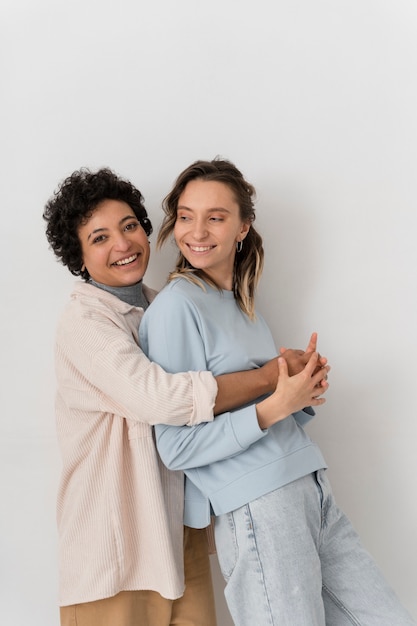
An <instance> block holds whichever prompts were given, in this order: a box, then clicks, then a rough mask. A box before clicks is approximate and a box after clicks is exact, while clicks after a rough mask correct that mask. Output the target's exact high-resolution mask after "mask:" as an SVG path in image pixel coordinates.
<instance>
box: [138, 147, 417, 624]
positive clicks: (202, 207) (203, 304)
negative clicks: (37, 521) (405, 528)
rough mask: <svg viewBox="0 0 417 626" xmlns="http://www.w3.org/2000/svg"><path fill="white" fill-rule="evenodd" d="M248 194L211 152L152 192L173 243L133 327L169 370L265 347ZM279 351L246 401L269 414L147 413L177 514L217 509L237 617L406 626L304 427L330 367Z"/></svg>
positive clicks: (229, 361)
mask: <svg viewBox="0 0 417 626" xmlns="http://www.w3.org/2000/svg"><path fill="white" fill-rule="evenodd" d="M254 194H255V190H254V188H253V186H252V185H250V184H249V183H248V182H247V181H246V180H245V178H244V177H243V175H242V173H241V172H240V171H239V170H238V169H237V168H236V167H235V166H234V165H233V164H232V163H230V162H228V161H226V160H222V159H215V160H213V161H197V162H195V163H193V164H192V165H191V166H189V167H188V168H186V169H185V170H184V171H183V172H182V173H181V174H180V175H179V177H178V179H177V180H176V182H175V184H174V187H173V189H172V191H171V192H170V193H169V194H168V196H167V197H166V199H165V201H164V210H165V213H166V215H165V219H164V222H163V224H162V228H161V230H160V233H159V237H158V241H159V243H160V244H163V243H164V242H165V241H167V240H168V239H169V238H170V236H171V235H172V234H173V235H174V237H175V241H176V243H177V246H178V248H179V256H178V260H177V264H176V268H175V270H174V271H173V272H172V273H171V275H170V277H169V283H168V285H167V286H166V287H165V288H164V289H163V290H162V291H161V292H160V294H159V295H158V296H157V298H156V299H155V300H154V302H153V304H152V306H151V307H150V309H149V311H147V312H146V313H145V316H144V318H143V321H142V325H141V329H140V337H141V343H142V346H143V349H144V350H145V352H146V353H147V354H148V356H149V358H151V359H152V360H154V361H156V362H158V363H160V364H161V365H162V366H163V367H164V368H165V369H166V370H167V371H170V372H177V371H181V370H184V369H201V368H207V369H209V370H211V371H212V372H213V373H214V374H220V373H226V372H230V371H233V370H235V369H247V368H252V367H257V366H258V367H259V366H261V365H262V364H263V363H265V362H266V361H267V360H268V359H271V358H272V357H273V356H274V354H276V350H275V348H274V342H273V338H272V336H271V333H270V331H269V329H268V327H267V324H266V323H265V320H264V319H263V318H262V316H261V315H260V314H259V312H257V311H256V309H255V291H256V286H257V283H258V280H259V277H260V274H261V271H262V264H263V246H262V239H261V237H260V235H259V233H257V232H256V230H255V228H254V225H253V223H254V219H255V209H254V203H253V200H254ZM285 354H286V353H285V352H284V353H283V356H284V357H285ZM279 362H280V368H281V369H280V375H279V381H278V386H277V389H276V391H275V392H274V393H273V394H272V395H270V396H268V397H266V398H265V399H263V401H261V402H259V403H258V414H260V415H262V410H263V408H265V407H266V408H268V407H270V405H269V404H268V403H269V402H273V403H274V406H275V409H274V411H275V423H272V421H270V422H269V425H268V424H267V425H266V424H265V423H263V426H260V424H261V421H259V420H258V422H257V421H256V420H255V419H254V418H253V415H252V414H251V413H250V409H251V406H250V405H248V406H246V407H245V408H243V409H241V410H239V411H237V412H232V413H230V414H227V415H220V416H217V417H216V418H215V420H214V421H213V422H211V423H205V424H199V425H196V426H193V427H191V428H187V427H180V426H170V425H157V426H156V427H155V433H156V440H157V447H158V450H159V453H160V455H161V458H162V460H163V461H164V463H165V464H166V465H167V467H169V468H170V469H181V470H183V471H184V472H185V474H186V490H185V524H186V525H187V526H191V527H195V528H201V527H204V526H207V525H208V524H209V522H210V515H211V514H214V515H215V537H216V545H217V551H218V557H219V562H220V566H221V570H222V573H223V576H224V578H225V580H226V583H227V584H226V590H225V595H226V600H227V604H228V606H229V610H230V613H231V615H232V617H233V619H234V622H235V624H236V625H238V626H253V625H254V624H259V625H260V626H266V625H269V624H271V625H272V624H274V625H277V624H280V625H286V626H313V625H314V626H325V624H326V625H327V626H342V625H343V626H347V625H348V624H350V625H355V626H393V624H395V626H406V625H407V626H410V625H411V624H413V622H412V620H411V617H410V616H409V615H408V614H407V612H406V611H405V610H404V609H403V607H402V606H401V605H400V603H399V602H398V600H397V598H396V596H395V594H394V593H393V591H392V590H391V589H390V588H389V587H388V585H387V584H386V582H385V581H384V579H383V577H382V575H381V574H380V572H379V571H378V569H377V567H376V565H375V564H374V562H373V560H372V559H371V557H370V556H369V555H368V554H367V552H366V551H365V550H364V548H363V547H362V545H361V543H360V540H359V537H358V536H357V534H356V533H355V531H354V530H353V528H352V526H351V524H350V522H349V520H348V519H347V518H346V516H345V515H344V514H343V512H342V511H340V509H339V508H338V507H337V505H336V503H335V500H334V497H333V494H332V491H331V488H330V485H329V481H328V479H327V477H326V472H325V469H326V462H325V460H324V458H323V456H322V454H321V452H320V450H319V448H318V446H317V445H316V444H315V443H314V442H313V441H312V440H311V439H310V437H309V436H308V435H307V433H306V432H305V430H304V428H303V426H304V425H305V424H306V422H308V421H309V420H310V419H311V418H312V417H313V415H314V410H312V409H311V407H312V406H317V405H318V404H321V403H322V402H323V401H324V399H323V398H322V397H321V396H322V394H323V393H324V392H325V391H326V390H327V383H326V380H325V379H326V378H327V371H328V368H327V367H320V363H318V362H317V353H316V352H315V353H314V354H313V355H312V356H311V358H310V360H309V362H308V363H307V365H306V367H305V369H304V370H303V371H301V372H300V373H299V374H297V375H294V376H291V377H288V376H286V371H285V359H284V358H280V359H279ZM307 382H310V384H311V383H313V386H312V387H309V388H308V387H307V386H306V385H307ZM245 411H247V414H246V415H245Z"/></svg>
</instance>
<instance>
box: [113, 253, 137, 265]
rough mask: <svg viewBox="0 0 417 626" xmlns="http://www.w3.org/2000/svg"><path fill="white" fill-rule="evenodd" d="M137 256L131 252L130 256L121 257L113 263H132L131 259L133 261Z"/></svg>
mask: <svg viewBox="0 0 417 626" xmlns="http://www.w3.org/2000/svg"><path fill="white" fill-rule="evenodd" d="M137 258H138V255H137V254H132V256H130V257H129V258H127V259H122V260H121V261H115V263H114V265H127V264H128V263H132V261H135V260H136V259H137Z"/></svg>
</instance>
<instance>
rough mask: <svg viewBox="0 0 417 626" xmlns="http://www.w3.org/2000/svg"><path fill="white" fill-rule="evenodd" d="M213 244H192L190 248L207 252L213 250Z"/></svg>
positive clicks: (194, 250)
mask: <svg viewBox="0 0 417 626" xmlns="http://www.w3.org/2000/svg"><path fill="white" fill-rule="evenodd" d="M212 247H213V246H190V250H192V251H193V252H207V250H211V249H212Z"/></svg>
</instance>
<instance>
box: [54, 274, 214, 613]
mask: <svg viewBox="0 0 417 626" xmlns="http://www.w3.org/2000/svg"><path fill="white" fill-rule="evenodd" d="M143 290H144V294H145V296H146V297H147V299H148V300H149V301H151V300H152V299H153V298H154V297H155V295H156V292H154V291H153V290H150V289H149V288H147V287H146V286H144V288H143ZM142 315H143V310H142V309H141V308H136V307H133V306H131V305H129V304H126V303H125V302H123V301H121V300H119V299H118V298H117V297H116V296H113V295H112V294H110V293H108V292H106V291H103V290H102V289H99V288H97V287H95V286H93V285H89V284H86V283H83V282H81V281H80V282H78V283H76V285H75V288H74V291H73V293H72V294H71V300H70V302H69V304H68V306H67V307H66V309H65V310H64V312H63V314H62V316H61V319H60V321H59V324H58V328H57V332H56V374H57V401H56V419H57V430H58V439H59V444H60V448H61V454H62V463H63V468H62V476H61V481H60V486H59V493H58V509H57V517H58V533H59V568H60V573H59V578H60V584H59V589H60V591H59V603H60V605H62V606H64V605H69V604H76V603H81V602H90V601H93V600H98V599H101V598H106V597H110V596H113V595H115V594H117V593H119V592H120V591H123V590H135V589H151V590H154V591H158V592H159V593H160V594H161V595H163V596H164V597H166V598H172V599H174V598H177V597H179V596H181V595H182V593H183V589H184V580H183V551H182V535H183V521H182V520H183V482H184V481H183V475H182V473H181V472H170V471H168V470H167V469H166V468H165V467H164V465H163V464H162V463H161V461H160V459H159V457H158V454H157V452H156V448H155V445H154V439H153V432H152V424H156V423H166V424H175V425H181V424H188V425H193V424H197V423H199V422H201V421H210V420H212V419H213V412H212V411H213V406H214V401H215V397H216V393H217V385H216V382H215V379H214V378H213V376H212V375H211V374H210V373H209V372H189V373H184V374H178V375H172V374H167V373H165V372H164V371H163V370H162V369H161V368H160V367H159V366H158V365H156V364H155V363H151V362H150V361H148V359H147V358H146V356H145V355H144V354H143V352H142V351H141V350H140V348H139V347H138V327H139V323H140V320H141V317H142Z"/></svg>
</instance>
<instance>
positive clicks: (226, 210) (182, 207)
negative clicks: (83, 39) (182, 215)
mask: <svg viewBox="0 0 417 626" xmlns="http://www.w3.org/2000/svg"><path fill="white" fill-rule="evenodd" d="M177 211H194V209H191V208H190V207H188V206H184V205H180V206H177ZM219 211H220V212H221V213H230V211H229V209H225V208H224V207H221V206H219V207H212V208H211V209H207V212H208V213H218V212H219Z"/></svg>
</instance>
